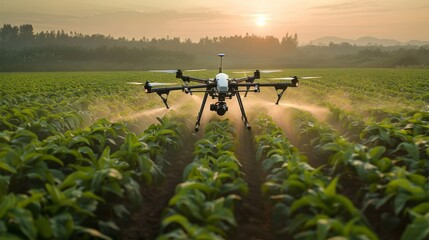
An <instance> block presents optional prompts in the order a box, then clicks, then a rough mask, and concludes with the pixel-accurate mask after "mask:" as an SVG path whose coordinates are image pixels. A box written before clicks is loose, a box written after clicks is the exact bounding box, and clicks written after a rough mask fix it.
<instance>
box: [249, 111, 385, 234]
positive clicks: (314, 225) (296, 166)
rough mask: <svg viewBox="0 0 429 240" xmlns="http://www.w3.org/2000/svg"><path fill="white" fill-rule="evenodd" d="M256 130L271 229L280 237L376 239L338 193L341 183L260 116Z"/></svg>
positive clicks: (357, 211) (348, 202)
mask: <svg viewBox="0 0 429 240" xmlns="http://www.w3.org/2000/svg"><path fill="white" fill-rule="evenodd" d="M258 129H259V132H260V133H259V134H258V135H257V136H256V137H255V141H256V145H257V147H258V154H257V155H258V156H259V155H261V156H265V157H266V159H265V160H263V161H262V167H263V169H264V171H265V172H266V173H267V177H266V182H265V183H264V184H263V186H262V192H263V193H264V194H265V195H267V196H269V198H270V199H271V201H272V202H273V204H274V207H273V224H274V226H275V229H276V230H277V234H278V235H279V236H283V235H285V234H287V235H289V236H292V237H293V238H294V239H326V238H332V237H343V238H356V239H359V238H362V239H378V237H377V236H376V235H375V234H374V233H373V231H372V230H371V229H370V228H369V227H368V223H367V222H366V220H365V218H364V217H363V216H362V214H361V213H360V211H359V210H358V209H357V208H355V207H354V205H353V203H352V202H351V201H350V200H349V199H348V198H347V197H345V196H343V195H341V194H337V193H336V188H337V182H338V178H334V179H333V180H330V178H329V177H328V176H325V175H324V174H323V173H322V172H321V171H319V169H314V168H312V167H311V166H310V165H308V164H307V163H306V162H305V158H303V157H302V156H301V155H300V153H299V152H298V151H297V149H296V148H294V147H293V146H292V145H291V144H290V143H289V141H288V140H287V139H286V137H285V136H284V134H282V132H281V131H280V130H279V128H278V127H277V126H276V125H275V124H274V123H273V122H272V120H271V119H270V118H268V117H267V116H260V117H259V120H258Z"/></svg>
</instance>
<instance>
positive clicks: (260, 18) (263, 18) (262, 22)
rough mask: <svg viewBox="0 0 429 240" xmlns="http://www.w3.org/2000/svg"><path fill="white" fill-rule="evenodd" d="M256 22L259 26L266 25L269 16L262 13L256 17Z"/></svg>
mask: <svg viewBox="0 0 429 240" xmlns="http://www.w3.org/2000/svg"><path fill="white" fill-rule="evenodd" d="M255 24H256V25H257V26H258V27H264V26H265V25H266V24H267V17H266V16H265V15H262V14H259V15H257V16H256V19H255Z"/></svg>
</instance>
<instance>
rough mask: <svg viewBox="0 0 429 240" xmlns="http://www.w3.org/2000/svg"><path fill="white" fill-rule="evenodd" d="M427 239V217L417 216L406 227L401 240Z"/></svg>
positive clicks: (428, 223)
mask: <svg viewBox="0 0 429 240" xmlns="http://www.w3.org/2000/svg"><path fill="white" fill-rule="evenodd" d="M428 237H429V215H428V214H426V215H425V216H419V217H417V218H416V219H414V221H413V222H412V223H411V224H409V225H408V226H407V228H406V229H405V231H404V233H403V234H402V236H401V240H408V239H413V240H425V239H428Z"/></svg>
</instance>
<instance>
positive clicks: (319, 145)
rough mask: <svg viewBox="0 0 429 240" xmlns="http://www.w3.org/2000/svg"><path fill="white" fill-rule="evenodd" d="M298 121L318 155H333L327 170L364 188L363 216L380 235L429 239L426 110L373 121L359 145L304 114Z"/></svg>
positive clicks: (428, 145) (362, 198) (368, 125)
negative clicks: (367, 218) (365, 216)
mask: <svg viewBox="0 0 429 240" xmlns="http://www.w3.org/2000/svg"><path fill="white" fill-rule="evenodd" d="M296 119H297V122H298V124H297V126H298V132H299V133H300V136H301V137H302V138H304V139H307V140H308V139H311V140H310V143H311V144H312V147H313V149H314V150H315V151H316V154H321V155H322V156H329V163H328V166H327V167H326V168H325V170H326V171H328V172H330V174H331V175H337V174H340V175H341V177H342V178H343V181H345V182H348V183H350V182H354V185H355V186H359V189H360V190H359V189H357V190H359V191H358V192H359V193H360V195H359V196H357V197H358V199H359V204H360V205H361V209H362V212H365V213H366V214H367V216H368V217H369V218H370V219H371V221H372V223H373V224H374V226H375V227H376V228H377V229H378V231H379V232H380V234H383V235H388V236H391V237H393V236H394V234H400V235H402V239H411V238H412V239H425V238H426V237H427V236H428V234H429V233H428V232H427V228H428V227H429V210H428V209H429V208H428V207H429V205H428V204H427V202H428V201H429V181H428V176H429V175H428V171H429V170H428V162H429V161H428V160H429V157H428V156H429V154H428V153H429V141H428V140H429V138H428V133H429V131H428V130H429V125H428V120H429V116H428V115H427V113H426V112H416V113H409V114H406V115H402V116H401V115H396V116H395V115H392V116H391V117H389V118H385V119H383V120H382V121H380V122H373V123H368V124H367V125H366V126H365V128H364V129H363V130H362V133H361V134H360V138H361V140H360V143H353V142H350V141H348V140H347V139H345V138H343V137H341V136H340V135H339V134H337V133H336V132H335V131H334V130H332V129H330V128H329V126H327V125H326V124H323V123H320V122H318V121H317V120H315V119H314V118H312V117H311V116H310V115H309V114H304V113H300V114H298V116H297V117H296ZM346 185H347V184H346ZM404 226H407V227H406V228H405V227H404ZM392 232H393V233H392Z"/></svg>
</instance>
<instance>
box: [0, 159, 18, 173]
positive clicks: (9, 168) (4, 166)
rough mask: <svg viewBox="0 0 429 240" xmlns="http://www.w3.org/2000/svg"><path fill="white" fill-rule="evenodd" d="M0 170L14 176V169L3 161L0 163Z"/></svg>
mask: <svg viewBox="0 0 429 240" xmlns="http://www.w3.org/2000/svg"><path fill="white" fill-rule="evenodd" d="M0 169H3V170H5V171H8V172H10V173H13V174H16V169H15V168H14V167H12V166H10V165H9V164H8V163H6V162H4V161H0Z"/></svg>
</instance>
